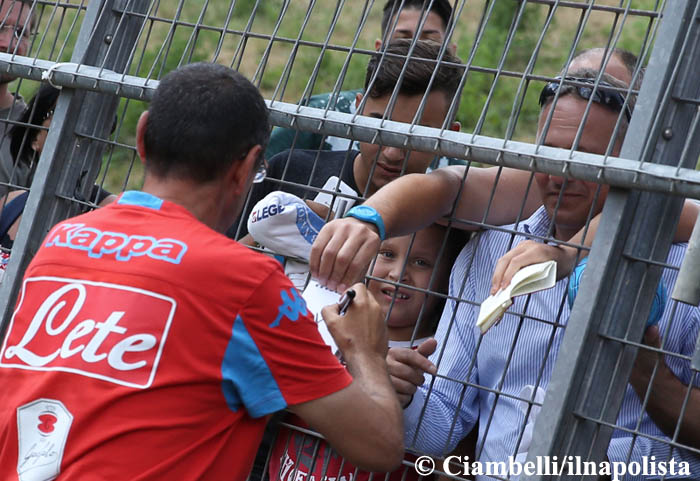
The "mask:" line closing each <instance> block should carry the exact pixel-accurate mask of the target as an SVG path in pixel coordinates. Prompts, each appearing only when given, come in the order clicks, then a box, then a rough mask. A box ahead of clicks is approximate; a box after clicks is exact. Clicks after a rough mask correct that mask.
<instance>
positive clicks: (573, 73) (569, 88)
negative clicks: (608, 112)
mask: <svg viewBox="0 0 700 481" xmlns="http://www.w3.org/2000/svg"><path fill="white" fill-rule="evenodd" d="M566 76H567V77H575V78H579V79H591V80H595V79H597V78H598V77H599V76H600V80H601V81H602V82H607V83H608V84H610V85H612V86H613V87H616V88H618V89H621V90H627V89H628V88H629V85H627V84H626V83H624V82H623V81H621V80H619V79H616V78H615V77H613V76H612V75H608V74H606V73H604V74H602V75H601V74H600V71H599V70H592V69H589V68H574V69H571V70H569V71H568V72H567V74H566ZM621 93H623V92H621ZM564 95H575V96H577V97H579V98H583V97H581V95H580V94H579V90H578V86H576V85H574V84H571V83H563V84H562V85H561V87H559V98H561V97H563V96H564ZM623 95H624V93H623ZM552 99H554V97H551V98H549V99H548V100H547V102H546V103H545V104H544V105H543V106H542V108H543V109H544V107H545V106H546V105H548V104H549V103H551V102H552ZM636 99H637V96H636V95H635V94H630V95H629V96H628V100H627V107H628V108H629V111H630V112H632V111H633V110H634V104H635V102H636ZM583 100H586V101H588V100H587V99H585V98H583ZM603 108H604V107H603ZM620 117H621V121H620V128H619V129H618V132H617V138H618V139H624V138H625V134H626V133H627V127H628V126H629V123H628V122H627V117H626V116H625V115H624V114H622V115H621V116H620Z"/></svg>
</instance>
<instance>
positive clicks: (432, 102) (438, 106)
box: [363, 91, 450, 118]
mask: <svg viewBox="0 0 700 481" xmlns="http://www.w3.org/2000/svg"><path fill="white" fill-rule="evenodd" d="M424 96H425V94H422V93H419V94H414V95H407V94H404V93H399V94H398V95H397V96H396V100H395V101H394V104H393V113H394V114H396V113H397V112H402V113H404V114H407V113H410V114H411V115H415V114H416V112H417V111H418V109H419V108H420V105H421V103H422V101H423V97H424ZM390 100H391V94H387V95H384V96H382V97H368V98H367V100H366V103H365V106H364V110H363V115H374V116H377V114H380V115H383V114H384V112H385V111H386V110H387V109H388V108H389V104H390ZM449 108H450V103H449V102H448V101H447V98H446V96H445V94H444V93H443V92H439V91H434V92H430V95H428V98H427V99H426V101H425V105H424V106H423V117H424V118H425V117H426V116H442V118H444V117H446V116H447V112H448V110H449ZM386 117H387V118H391V117H392V116H390V115H388V114H387V115H386Z"/></svg>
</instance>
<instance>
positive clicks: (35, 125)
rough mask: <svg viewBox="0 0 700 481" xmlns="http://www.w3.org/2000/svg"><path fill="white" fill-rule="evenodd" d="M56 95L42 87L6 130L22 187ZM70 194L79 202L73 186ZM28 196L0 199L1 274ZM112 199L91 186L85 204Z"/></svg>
mask: <svg viewBox="0 0 700 481" xmlns="http://www.w3.org/2000/svg"><path fill="white" fill-rule="evenodd" d="M59 93H60V90H58V89H57V88H55V87H52V86H51V85H49V84H42V85H41V86H40V87H39V90H38V91H37V92H36V94H34V96H33V97H32V98H31V99H30V101H29V104H28V105H27V106H26V108H25V109H24V111H23V112H21V115H20V117H19V118H18V119H17V121H18V123H17V124H16V125H14V126H13V127H12V128H11V129H10V131H9V133H8V135H7V139H6V142H7V143H8V144H9V145H10V153H11V155H12V158H13V159H15V165H17V166H18V168H19V169H20V170H21V171H23V172H26V179H27V182H26V185H29V184H31V180H32V177H33V176H34V171H35V169H36V164H37V162H38V161H39V156H40V155H41V152H42V150H43V149H44V142H45V141H46V136H47V135H48V129H49V127H50V126H51V121H52V119H53V111H54V109H55V108H56V101H57V100H58V95H59ZM81 179H82V178H81ZM74 195H76V197H77V198H79V199H80V196H79V191H78V188H77V186H76V191H75V193H74ZM28 197H29V191H26V190H13V191H11V192H9V193H8V194H7V195H6V196H4V198H2V199H0V206H2V211H0V246H1V247H2V248H3V250H2V251H1V253H0V257H1V260H0V270H3V271H4V269H5V268H6V267H7V261H8V259H9V252H8V251H9V250H10V249H12V244H13V242H14V239H15V236H16V235H17V229H18V228H19V222H20V220H21V217H22V213H23V212H24V206H25V205H26V203H27V198H28ZM115 199H116V196H115V195H113V194H110V193H109V192H107V191H106V190H104V189H102V188H101V187H99V186H97V185H95V186H94V187H93V189H92V193H91V195H90V199H89V201H90V202H93V203H95V204H97V205H98V206H104V205H107V204H108V203H110V202H113V201H114V200H115ZM80 200H85V199H80ZM0 279H1V278H0Z"/></svg>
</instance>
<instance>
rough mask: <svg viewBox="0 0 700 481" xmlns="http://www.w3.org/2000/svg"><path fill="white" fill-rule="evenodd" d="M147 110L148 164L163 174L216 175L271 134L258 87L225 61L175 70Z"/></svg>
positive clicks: (207, 177)
mask: <svg viewBox="0 0 700 481" xmlns="http://www.w3.org/2000/svg"><path fill="white" fill-rule="evenodd" d="M148 112H149V115H148V121H147V123H146V132H145V138H144V143H145V150H146V169H147V171H149V172H150V173H153V174H154V175H156V176H159V177H166V176H173V177H179V178H183V179H191V180H194V181H197V182H207V181H210V180H213V179H215V178H217V177H218V176H219V175H220V174H222V173H223V172H225V171H226V170H227V169H228V168H229V167H230V166H231V164H232V163H233V162H235V161H237V160H240V159H242V158H243V157H245V155H246V154H247V153H248V151H249V150H250V149H251V148H252V147H254V146H255V145H261V146H262V148H263V151H264V150H265V146H266V144H267V140H268V138H269V135H270V134H269V132H270V127H269V123H268V111H267V107H266V105H265V101H264V100H263V98H262V96H261V95H260V92H259V91H258V89H257V88H256V87H255V86H254V85H253V84H252V83H250V81H248V79H246V78H245V77H244V76H243V75H241V74H240V73H238V72H235V71H233V70H231V69H230V68H228V67H224V66H223V65H217V64H212V63H194V64H190V65H185V66H184V67H180V68H178V69H177V70H175V71H173V72H170V73H169V74H167V75H166V76H165V77H163V79H162V80H161V81H160V85H159V86H158V88H157V89H156V92H155V94H154V96H153V100H152V101H151V104H150V106H149V109H148Z"/></svg>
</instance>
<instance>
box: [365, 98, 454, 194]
mask: <svg viewBox="0 0 700 481" xmlns="http://www.w3.org/2000/svg"><path fill="white" fill-rule="evenodd" d="M390 98H391V95H386V96H384V97H380V98H371V97H368V98H367V101H366V103H365V106H364V109H363V110H362V112H361V114H362V115H366V116H368V117H375V118H378V119H381V118H382V117H383V116H384V112H385V111H386V108H387V104H388V103H389V99H390ZM361 99H362V97H361V96H360V95H358V98H357V105H358V106H359V105H360V102H361ZM422 99H423V95H411V96H407V95H399V96H398V97H397V98H396V102H395V105H394V110H393V112H392V114H391V117H388V120H394V121H396V122H405V123H409V124H410V123H412V122H413V117H414V116H415V115H416V112H417V111H418V107H419V106H420V103H421V100H422ZM449 107H450V104H449V102H448V101H447V98H446V97H445V94H443V93H442V92H431V93H430V95H428V100H427V102H426V104H425V108H424V109H423V116H422V117H421V119H420V125H425V126H428V127H435V128H441V127H442V124H443V122H444V121H445V117H446V116H447V111H448V109H449ZM455 128H456V129H459V124H455V125H453V126H451V127H450V129H452V130H454V129H455ZM434 158H435V154H430V153H425V152H418V151H412V152H410V155H409V151H408V150H407V149H401V148H397V147H386V146H381V145H376V144H370V143H361V144H360V156H359V157H358V158H357V159H356V160H355V164H354V166H353V173H354V174H355V181H356V182H357V186H358V187H359V188H360V191H361V193H364V191H365V187H366V186H367V183H368V179H369V189H368V191H367V194H368V195H372V194H374V193H375V192H376V191H377V190H379V189H380V188H381V187H383V186H385V185H386V184H388V183H389V182H391V181H392V180H394V179H396V178H398V177H399V176H400V175H403V174H416V173H421V174H422V173H425V170H426V169H427V168H428V166H430V163H431V162H432V161H433V159H434ZM375 163H376V166H374V165H375ZM373 166H374V170H373V169H372V168H373Z"/></svg>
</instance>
